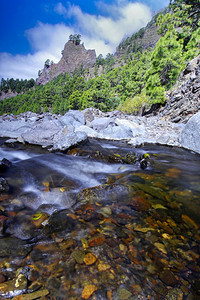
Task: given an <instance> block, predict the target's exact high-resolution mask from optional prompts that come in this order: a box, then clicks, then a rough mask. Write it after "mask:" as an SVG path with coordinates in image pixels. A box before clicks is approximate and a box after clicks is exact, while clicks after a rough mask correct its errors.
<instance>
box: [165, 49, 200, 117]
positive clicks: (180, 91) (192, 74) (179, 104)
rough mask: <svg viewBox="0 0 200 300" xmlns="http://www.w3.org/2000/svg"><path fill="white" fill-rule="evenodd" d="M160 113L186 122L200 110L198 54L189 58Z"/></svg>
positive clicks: (199, 60) (199, 66)
mask: <svg viewBox="0 0 200 300" xmlns="http://www.w3.org/2000/svg"><path fill="white" fill-rule="evenodd" d="M166 96H167V104H166V106H165V107H164V108H163V111H162V115H163V116H168V118H169V120H170V121H172V122H183V123H186V122H187V121H188V120H189V119H190V118H191V117H192V116H193V115H194V114H195V113H197V112H198V111H199V110H200V55H199V56H197V57H196V58H195V59H193V60H191V61H190V62H189V63H188V65H187V67H186V68H185V69H184V70H183V72H182V73H181V74H180V76H179V79H178V82H177V84H176V85H175V87H174V88H173V90H172V91H171V92H169V93H168V94H167V95H166Z"/></svg>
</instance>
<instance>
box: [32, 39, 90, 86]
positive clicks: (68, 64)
mask: <svg viewBox="0 0 200 300" xmlns="http://www.w3.org/2000/svg"><path fill="white" fill-rule="evenodd" d="M95 63H96V52H95V50H86V49H85V47H84V45H83V44H79V45H76V44H75V43H74V42H73V41H68V42H67V43H66V44H65V47H64V50H63V52H62V58H61V60H60V61H59V62H58V63H57V64H52V65H49V66H44V69H43V71H42V73H41V74H40V76H39V77H38V79H37V81H36V83H37V84H46V83H47V82H48V81H51V80H52V79H53V78H55V77H57V76H58V75H59V74H61V73H65V72H67V73H69V74H72V73H73V72H74V71H75V69H77V68H80V67H81V66H82V67H83V68H84V69H86V68H91V67H93V66H94V65H95Z"/></svg>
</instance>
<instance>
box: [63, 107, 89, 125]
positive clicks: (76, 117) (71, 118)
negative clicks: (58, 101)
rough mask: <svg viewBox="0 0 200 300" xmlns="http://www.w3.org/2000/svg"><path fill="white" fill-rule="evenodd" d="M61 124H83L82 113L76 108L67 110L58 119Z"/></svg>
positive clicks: (83, 117)
mask: <svg viewBox="0 0 200 300" xmlns="http://www.w3.org/2000/svg"><path fill="white" fill-rule="evenodd" d="M59 122H60V124H61V125H62V126H68V125H71V126H73V127H74V128H78V127H80V126H81V125H84V124H85V116H84V113H82V112H80V111H78V110H69V111H68V112H67V113H66V114H65V115H64V116H62V117H61V118H60V119H59Z"/></svg>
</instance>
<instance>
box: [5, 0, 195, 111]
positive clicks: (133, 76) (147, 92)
mask: <svg viewBox="0 0 200 300" xmlns="http://www.w3.org/2000/svg"><path fill="white" fill-rule="evenodd" d="M198 1H199V0H194V1H191V0H182V1H181V0H177V1H174V2H173V3H172V5H171V6H170V8H169V9H168V10H167V11H168V12H166V11H165V13H160V14H159V15H158V16H156V22H157V26H158V28H159V34H160V35H162V37H161V38H160V39H159V41H158V42H157V44H156V46H155V48H154V49H152V48H150V49H148V50H146V51H145V52H143V53H142V51H141V48H137V46H134V45H135V41H136V38H135V36H136V35H133V36H132V38H129V40H128V51H127V54H126V56H125V57H123V61H126V65H124V64H123V63H121V64H120V60H119V61H118V67H115V68H114V63H115V61H114V56H113V55H112V54H108V55H107V57H106V58H105V59H104V58H103V57H102V56H101V55H100V56H99V57H98V58H97V64H96V67H95V72H94V74H95V77H94V78H90V79H87V80H86V78H88V76H87V70H84V69H83V68H80V69H79V70H76V72H74V74H73V76H70V75H68V74H60V75H59V76H58V77H57V78H55V79H54V80H52V81H51V82H48V83H47V84H46V85H45V86H36V87H34V88H29V90H28V91H27V92H25V93H24V94H23V95H18V96H16V97H14V98H9V99H5V100H4V101H1V102H0V113H1V114H3V113H14V114H19V113H21V112H25V111H27V110H30V111H33V112H42V111H51V112H53V113H60V114H63V113H65V112H66V111H67V110H69V109H80V110H82V109H84V108H87V107H91V106H92V107H95V108H99V109H101V110H102V111H109V110H113V109H115V108H119V109H120V110H122V111H124V112H126V113H137V112H138V111H139V110H140V109H141V107H142V106H143V105H146V106H147V107H150V106H151V104H153V103H164V102H165V92H166V91H167V90H168V89H170V88H171V87H172V86H173V84H174V83H175V82H176V80H177V78H178V75H179V74H180V72H181V71H182V70H183V69H184V67H185V66H186V64H187V62H188V61H189V60H191V59H192V58H194V57H195V56H197V55H198V54H199V53H200V48H199V43H200V26H199V25H200V22H199V15H198V14H199V11H198V5H197V6H196V2H198ZM191 3H193V5H191ZM142 34H143V30H142V31H141V30H140V31H139V33H138V36H139V37H140V38H141V36H142ZM131 41H132V46H131ZM123 47H125V44H123ZM130 49H131V51H133V52H132V53H133V55H132V56H130ZM99 68H101V69H102V70H103V71H102V72H101V75H99V76H98V74H99V72H98V70H99Z"/></svg>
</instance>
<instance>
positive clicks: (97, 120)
mask: <svg viewBox="0 0 200 300" xmlns="http://www.w3.org/2000/svg"><path fill="white" fill-rule="evenodd" d="M0 136H1V137H4V138H8V140H7V141H6V143H8V144H10V143H11V144H12V143H15V142H19V143H28V144H32V145H39V146H42V147H43V148H48V149H49V150H50V151H66V150H68V149H69V148H70V147H72V146H74V145H77V144H79V143H81V142H84V141H85V140H87V138H97V139H108V140H125V141H126V142H127V143H128V144H131V145H132V146H134V147H138V146H141V145H143V144H146V143H149V144H150V143H153V144H161V145H169V146H177V147H184V148H186V149H189V150H192V151H195V152H197V153H200V147H199V146H200V145H199V144H200V142H199V141H200V113H197V114H195V115H194V116H193V117H192V118H191V119H190V120H189V121H188V123H187V124H184V123H173V122H171V121H169V120H168V117H167V116H162V115H157V116H150V117H146V116H142V117H141V116H130V115H124V114H123V113H121V112H119V111H113V112H109V113H103V112H101V111H100V110H97V109H94V108H87V109H85V110H84V111H78V110H70V111H68V112H67V113H66V114H65V115H64V116H60V115H55V114H54V115H52V114H50V113H44V114H36V113H32V112H26V113H22V114H20V115H18V116H15V115H3V116H1V117H0Z"/></svg>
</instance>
